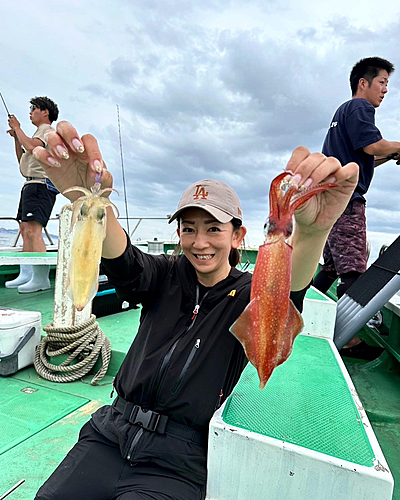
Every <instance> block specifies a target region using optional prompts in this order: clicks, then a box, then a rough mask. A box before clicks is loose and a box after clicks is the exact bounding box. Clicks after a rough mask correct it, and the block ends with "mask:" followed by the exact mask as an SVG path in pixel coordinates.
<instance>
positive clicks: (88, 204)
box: [63, 182, 119, 311]
mask: <svg viewBox="0 0 400 500" xmlns="http://www.w3.org/2000/svg"><path fill="white" fill-rule="evenodd" d="M70 191H81V192H83V193H84V196H81V197H80V198H78V199H77V200H76V201H75V202H74V203H73V204H72V222H71V229H72V231H73V242H72V248H71V260H70V263H69V268H68V282H67V294H68V296H69V297H70V298H71V300H72V301H73V303H74V306H75V307H76V309H77V310H78V311H82V309H83V308H84V307H85V306H86V304H87V303H88V302H89V301H90V300H92V299H93V297H94V296H95V295H96V292H97V288H98V280H99V267H100V259H101V252H102V246H103V240H104V238H105V235H106V224H107V212H106V208H107V207H108V206H112V207H113V208H114V210H115V211H116V213H117V215H119V213H118V209H117V207H116V206H115V205H114V204H113V203H112V202H111V201H110V200H109V199H108V198H106V197H104V196H101V195H102V194H103V193H105V192H107V191H115V189H112V188H105V189H100V183H98V182H96V183H95V184H94V186H93V187H92V188H91V190H90V191H89V190H88V189H86V188H83V187H80V186H75V187H71V188H69V189H67V190H66V191H64V193H63V194H65V193H68V192H70Z"/></svg>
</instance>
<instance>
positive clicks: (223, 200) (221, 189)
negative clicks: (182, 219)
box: [169, 179, 242, 223]
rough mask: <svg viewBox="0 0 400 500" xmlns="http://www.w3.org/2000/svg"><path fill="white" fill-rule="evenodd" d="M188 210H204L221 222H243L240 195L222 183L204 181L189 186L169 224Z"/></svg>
mask: <svg viewBox="0 0 400 500" xmlns="http://www.w3.org/2000/svg"><path fill="white" fill-rule="evenodd" d="M186 208H202V209H203V210H205V211H206V212H208V213H210V214H211V215H212V216H213V217H215V219H216V220H217V221H219V222H222V223H225V222H229V221H231V220H232V219H238V220H240V222H242V209H241V206H240V201H239V197H238V195H237V194H236V193H235V191H234V190H233V189H232V188H231V187H229V186H228V184H225V182H222V181H215V180H212V179H204V180H202V181H198V182H195V183H194V184H192V185H191V186H189V187H188V188H187V189H186V190H185V192H184V193H183V195H182V197H181V199H180V202H179V205H178V209H177V210H176V212H175V213H174V214H173V215H172V216H171V218H170V219H169V223H171V222H172V221H173V220H175V219H177V218H178V217H179V215H180V213H181V212H182V211H183V210H185V209H186Z"/></svg>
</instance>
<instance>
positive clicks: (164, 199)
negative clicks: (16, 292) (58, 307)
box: [0, 0, 400, 255]
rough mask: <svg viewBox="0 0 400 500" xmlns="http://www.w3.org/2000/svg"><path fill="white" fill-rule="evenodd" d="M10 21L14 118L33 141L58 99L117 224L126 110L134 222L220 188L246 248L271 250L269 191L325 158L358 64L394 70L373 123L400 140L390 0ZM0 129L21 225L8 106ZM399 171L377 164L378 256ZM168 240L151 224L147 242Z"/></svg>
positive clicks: (171, 4)
mask: <svg viewBox="0 0 400 500" xmlns="http://www.w3.org/2000/svg"><path fill="white" fill-rule="evenodd" d="M1 19H2V23H1V24H2V26H1V34H0V61H1V75H2V78H1V87H0V91H1V92H2V93H3V95H4V97H5V99H6V102H7V104H8V107H9V109H10V111H11V113H14V114H15V115H16V116H17V118H18V119H19V120H20V122H21V125H22V128H23V130H24V131H25V132H26V133H27V134H29V135H31V134H32V133H33V132H34V127H33V126H32V124H31V123H30V120H29V115H28V112H29V99H30V98H31V97H32V96H34V95H48V96H49V97H51V98H52V99H53V100H55V101H56V102H57V103H58V105H59V107H60V119H66V120H69V121H71V122H72V123H73V124H74V125H75V126H76V128H77V130H78V131H79V132H80V133H81V134H84V133H87V132H90V133H93V134H94V135H95V136H96V137H97V138H98V140H99V143H100V146H101V150H102V152H103V156H104V158H105V160H106V163H107V165H108V168H109V169H110V170H111V171H112V173H113V174H114V177H115V187H116V188H117V189H118V190H119V191H120V193H121V196H120V197H119V198H118V197H117V196H115V195H113V196H112V200H113V201H114V202H115V203H116V204H117V205H118V206H119V208H120V211H121V213H122V214H125V208H124V201H123V196H122V194H123V186H122V174H121V157H120V149H119V139H118V127H117V111H116V106H117V105H118V106H119V108H120V116H121V132H122V146H123V160H124V165H125V175H126V181H127V193H128V207H129V215H130V216H132V217H133V216H145V217H165V216H166V215H167V214H169V213H171V212H173V211H174V209H175V207H176V205H177V203H178V201H179V197H180V195H181V193H182V191H183V190H184V189H185V188H186V187H187V186H188V185H189V184H191V183H192V182H194V181H196V180H200V179H204V178H217V179H220V180H223V181H225V182H227V183H228V184H230V185H231V186H232V187H234V188H235V189H236V190H237V192H238V194H239V196H240V198H241V200H242V205H243V210H244V216H245V222H246V225H247V227H248V229H249V238H248V241H247V244H248V245H250V246H255V245H259V244H260V243H261V242H262V238H263V236H262V226H263V223H264V220H265V218H266V216H267V214H268V190H269V184H270V181H271V179H272V178H273V177H274V176H275V175H276V174H277V173H279V171H280V170H281V169H282V168H283V167H284V165H285V163H286V162H287V160H288V158H289V156H290V153H291V151H292V150H293V149H294V148H295V147H296V146H299V145H304V146H307V147H308V148H309V149H310V150H312V151H319V150H320V149H321V146H322V142H323V139H324V136H325V133H326V130H327V128H328V126H329V123H330V120H331V118H332V115H333V113H334V111H335V109H336V108H337V107H338V106H339V105H340V104H341V103H342V102H343V101H345V100H347V99H349V98H350V89H349V85H348V76H349V72H350V70H351V67H352V66H353V64H354V63H355V62H356V61H357V60H359V59H361V58H363V57H368V56H380V57H384V58H387V59H389V60H391V61H392V62H393V63H394V64H395V66H397V67H398V68H399V70H398V71H397V72H396V73H394V75H393V76H392V78H391V81H390V84H389V93H388V95H387V96H386V98H385V101H384V102H383V104H382V106H381V107H380V108H379V109H378V110H377V113H376V120H377V125H378V127H379V128H380V130H381V132H382V134H383V136H384V137H385V138H386V139H388V140H400V127H399V124H400V60H399V54H400V50H399V49H400V43H399V40H400V29H399V28H400V6H399V3H398V1H395V0H389V1H387V2H385V3H384V4H379V3H377V2H376V1H372V0H364V1H350V2H349V1H348V0H336V1H335V2H327V1H322V2H319V3H316V2H314V1H311V0H304V1H303V2H301V3H300V2H298V1H297V0H279V1H275V0H262V1H261V0H241V1H229V0H223V1H222V0H159V1H157V2H156V1H154V0H136V1H129V0H114V1H112V2H111V1H105V0H96V2H88V1H83V0H82V1H79V0H69V1H68V2H67V1H64V0H58V1H57V2H53V3H50V2H47V1H46V2H45V1H43V0H36V1H35V2H31V1H28V0H25V1H23V0H14V1H12V2H7V3H5V2H2V5H1ZM0 123H2V126H1V127H0V176H1V179H2V183H1V186H2V187H1V188H0V193H1V203H0V215H1V216H10V215H11V216H14V215H15V213H16V209H17V204H18V197H19V191H20V187H21V185H22V177H21V176H20V174H19V172H18V167H17V162H16V158H15V155H14V148H13V139H11V138H10V137H9V136H8V135H7V134H6V133H5V132H6V130H7V120H6V114H5V111H3V109H2V108H0ZM399 169H400V167H399V166H396V165H395V163H394V162H390V163H388V164H386V165H384V166H382V167H380V168H379V169H378V170H377V171H376V175H375V178H374V181H373V184H372V187H371V188H370V191H369V193H368V208H367V216H368V229H369V237H370V240H371V242H372V245H373V251H372V255H376V253H377V252H378V250H379V247H380V245H381V244H382V243H384V242H386V243H389V242H391V241H393V239H394V238H395V237H396V236H397V235H398V234H400V196H399V185H400V170H399ZM64 202H65V199H63V197H62V196H58V201H57V205H56V209H55V211H54V213H56V212H58V211H59V209H60V208H61V206H62V205H63V204H64ZM0 225H1V223H0ZM131 229H132V223H131ZM51 230H52V232H55V231H56V229H55V228H54V227H51ZM172 233H173V228H171V227H170V226H167V224H166V223H165V222H160V223H158V224H156V223H152V224H151V225H149V224H148V225H147V227H146V228H145V226H144V223H143V226H141V227H140V229H139V230H138V231H137V236H139V237H141V238H142V239H146V238H151V237H153V236H158V237H159V238H165V239H170V238H171V236H172Z"/></svg>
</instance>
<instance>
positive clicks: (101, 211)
mask: <svg viewBox="0 0 400 500" xmlns="http://www.w3.org/2000/svg"><path fill="white" fill-rule="evenodd" d="M105 215H106V211H105V210H104V208H98V209H97V221H98V222H100V221H102V220H103V219H104V216H105Z"/></svg>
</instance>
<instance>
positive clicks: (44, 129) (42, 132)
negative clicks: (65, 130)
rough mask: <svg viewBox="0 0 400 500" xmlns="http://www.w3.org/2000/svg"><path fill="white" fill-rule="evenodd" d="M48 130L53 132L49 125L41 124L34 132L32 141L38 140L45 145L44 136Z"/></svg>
mask: <svg viewBox="0 0 400 500" xmlns="http://www.w3.org/2000/svg"><path fill="white" fill-rule="evenodd" d="M48 130H54V128H53V127H52V126H51V125H49V124H48V123H42V124H41V125H39V126H38V128H37V129H36V130H35V133H34V134H33V136H32V139H34V138H38V139H40V140H41V141H43V142H44V143H46V141H45V140H44V136H45V134H46V132H47V131H48Z"/></svg>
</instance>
